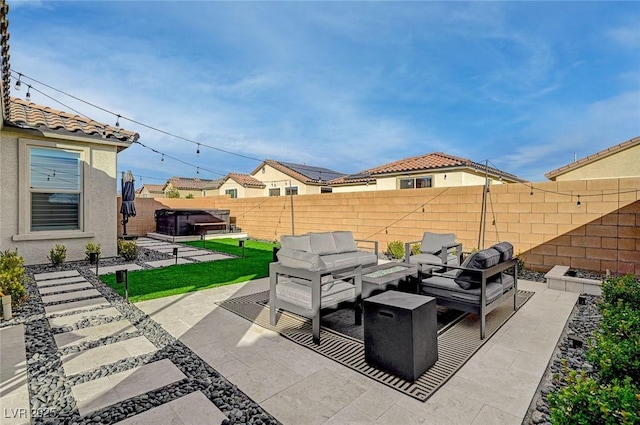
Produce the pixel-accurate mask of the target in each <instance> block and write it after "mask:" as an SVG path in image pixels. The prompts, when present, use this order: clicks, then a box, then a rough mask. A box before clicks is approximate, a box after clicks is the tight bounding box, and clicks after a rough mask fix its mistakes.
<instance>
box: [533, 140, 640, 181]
mask: <svg viewBox="0 0 640 425" xmlns="http://www.w3.org/2000/svg"><path fill="white" fill-rule="evenodd" d="M636 145H640V136H639V137H635V138H633V139H629V140H627V141H626V142H622V143H619V144H617V145H615V146H611V147H610V148H607V149H603V150H601V151H600V152H596V153H594V154H593V155H589V156H587V157H584V158H580V159H579V160H577V161H574V162H572V163H570V164H567V165H563V166H562V167H560V168H556V169H555V170H553V171H549V172H548V173H546V174H545V175H544V176H545V177H546V178H548V179H549V180H553V179H555V178H556V177H558V176H560V175H562V174H565V173H568V172H569V171H572V170H575V169H576V168H580V167H582V166H584V165H587V164H589V163H591V162H594V161H597V160H599V159H602V158H605V157H607V156H609V155H613V154H615V153H618V152H621V151H623V150H625V149H629V148H632V147H634V146H636Z"/></svg>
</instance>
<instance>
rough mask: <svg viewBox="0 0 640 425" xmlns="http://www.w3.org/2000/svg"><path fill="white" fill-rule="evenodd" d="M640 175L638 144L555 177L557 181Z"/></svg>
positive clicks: (639, 147)
mask: <svg viewBox="0 0 640 425" xmlns="http://www.w3.org/2000/svg"><path fill="white" fill-rule="evenodd" d="M638 176H640V145H637V146H634V147H631V148H629V149H626V150H624V151H622V152H618V153H616V154H614V155H610V156H606V157H604V158H600V159H598V160H597V161H594V162H590V163H587V164H585V165H583V166H581V167H579V168H576V169H574V170H569V171H567V172H566V173H564V174H560V175H558V176H557V177H556V180H558V181H567V180H587V179H607V178H616V177H638Z"/></svg>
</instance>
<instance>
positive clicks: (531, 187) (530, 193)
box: [529, 185, 533, 196]
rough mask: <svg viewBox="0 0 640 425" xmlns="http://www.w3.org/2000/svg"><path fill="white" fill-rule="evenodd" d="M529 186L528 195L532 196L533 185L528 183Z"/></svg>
mask: <svg viewBox="0 0 640 425" xmlns="http://www.w3.org/2000/svg"><path fill="white" fill-rule="evenodd" d="M529 188H530V189H531V192H529V196H533V186H531V185H529Z"/></svg>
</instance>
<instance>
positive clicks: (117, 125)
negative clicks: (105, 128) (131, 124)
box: [116, 115, 120, 127]
mask: <svg viewBox="0 0 640 425" xmlns="http://www.w3.org/2000/svg"><path fill="white" fill-rule="evenodd" d="M116 127H120V115H118V118H116Z"/></svg>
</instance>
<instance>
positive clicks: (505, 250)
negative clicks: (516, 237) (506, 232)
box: [491, 242, 513, 263]
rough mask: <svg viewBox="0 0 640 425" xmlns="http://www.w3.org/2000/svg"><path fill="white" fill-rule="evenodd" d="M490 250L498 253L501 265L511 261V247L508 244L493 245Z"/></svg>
mask: <svg viewBox="0 0 640 425" xmlns="http://www.w3.org/2000/svg"><path fill="white" fill-rule="evenodd" d="M491 248H493V249H495V250H496V251H498V252H499V253H500V262H501V263H504V262H505V261H508V260H511V259H512V258H513V245H511V244H510V243H509V242H500V243H497V244H495V245H493V246H492V247H491Z"/></svg>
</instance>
